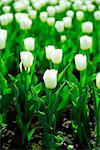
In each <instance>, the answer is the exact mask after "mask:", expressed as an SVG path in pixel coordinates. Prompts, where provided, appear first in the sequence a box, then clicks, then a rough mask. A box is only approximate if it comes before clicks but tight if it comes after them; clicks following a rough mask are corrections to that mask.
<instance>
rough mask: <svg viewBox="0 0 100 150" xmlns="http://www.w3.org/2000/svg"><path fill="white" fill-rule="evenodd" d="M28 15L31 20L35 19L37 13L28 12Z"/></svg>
mask: <svg viewBox="0 0 100 150" xmlns="http://www.w3.org/2000/svg"><path fill="white" fill-rule="evenodd" d="M28 14H29V17H30V18H31V19H36V17H37V11H36V10H30V11H28Z"/></svg>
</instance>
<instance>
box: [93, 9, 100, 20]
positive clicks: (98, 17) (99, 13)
mask: <svg viewBox="0 0 100 150" xmlns="http://www.w3.org/2000/svg"><path fill="white" fill-rule="evenodd" d="M94 18H95V20H100V11H99V10H97V11H95V12H94Z"/></svg>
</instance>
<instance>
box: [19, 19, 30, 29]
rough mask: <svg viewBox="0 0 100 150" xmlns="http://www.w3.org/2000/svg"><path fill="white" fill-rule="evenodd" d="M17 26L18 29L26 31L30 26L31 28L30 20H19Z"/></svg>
mask: <svg viewBox="0 0 100 150" xmlns="http://www.w3.org/2000/svg"><path fill="white" fill-rule="evenodd" d="M19 25H20V28H21V29H22V30H28V29H30V28H31V26H32V20H31V19H29V18H26V17H25V18H21V19H20V20H19Z"/></svg>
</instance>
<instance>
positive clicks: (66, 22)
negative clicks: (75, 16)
mask: <svg viewBox="0 0 100 150" xmlns="http://www.w3.org/2000/svg"><path fill="white" fill-rule="evenodd" d="M63 22H64V26H65V27H66V28H71V27H72V18H71V17H64V18H63Z"/></svg>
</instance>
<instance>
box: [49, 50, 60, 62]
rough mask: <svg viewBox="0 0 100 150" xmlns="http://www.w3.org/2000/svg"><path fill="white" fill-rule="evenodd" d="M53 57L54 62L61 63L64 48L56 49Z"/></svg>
mask: <svg viewBox="0 0 100 150" xmlns="http://www.w3.org/2000/svg"><path fill="white" fill-rule="evenodd" d="M51 59H52V62H53V63H54V64H60V63H61V61H62V49H55V50H54V51H53V53H52V58H51Z"/></svg>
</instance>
